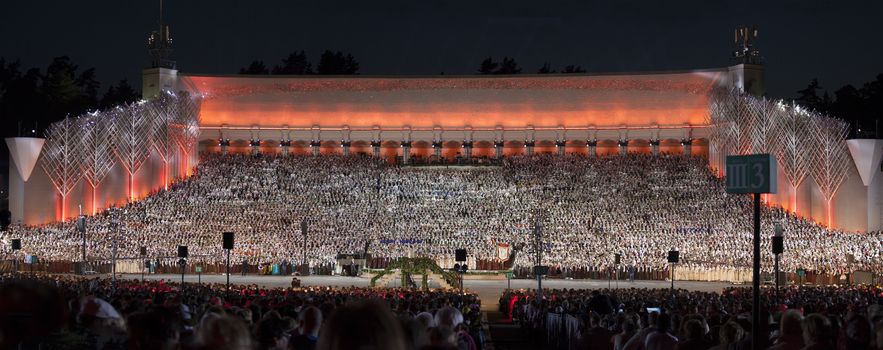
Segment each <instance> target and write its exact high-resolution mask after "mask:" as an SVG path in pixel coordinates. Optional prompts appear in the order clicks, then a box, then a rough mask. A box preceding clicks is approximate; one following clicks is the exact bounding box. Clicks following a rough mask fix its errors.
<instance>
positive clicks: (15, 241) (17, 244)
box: [12, 238, 21, 250]
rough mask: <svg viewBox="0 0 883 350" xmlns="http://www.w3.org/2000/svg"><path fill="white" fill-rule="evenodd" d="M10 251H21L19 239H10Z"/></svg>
mask: <svg viewBox="0 0 883 350" xmlns="http://www.w3.org/2000/svg"><path fill="white" fill-rule="evenodd" d="M12 250H21V239H20V238H13V239H12Z"/></svg>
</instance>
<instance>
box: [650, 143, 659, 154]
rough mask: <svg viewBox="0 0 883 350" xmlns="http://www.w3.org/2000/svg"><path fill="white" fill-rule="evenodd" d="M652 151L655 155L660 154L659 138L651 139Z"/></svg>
mask: <svg viewBox="0 0 883 350" xmlns="http://www.w3.org/2000/svg"><path fill="white" fill-rule="evenodd" d="M650 153H652V154H653V155H654V156H658V155H659V140H650Z"/></svg>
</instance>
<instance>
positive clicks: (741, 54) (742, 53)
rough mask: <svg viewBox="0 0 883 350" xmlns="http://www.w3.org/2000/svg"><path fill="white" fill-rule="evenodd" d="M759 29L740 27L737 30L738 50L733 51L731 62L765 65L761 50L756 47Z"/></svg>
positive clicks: (735, 41) (735, 42)
mask: <svg viewBox="0 0 883 350" xmlns="http://www.w3.org/2000/svg"><path fill="white" fill-rule="evenodd" d="M757 34H758V32H757V27H749V26H744V25H743V26H738V27H736V30H735V36H734V40H733V41H734V44H735V45H736V50H735V51H733V56H732V58H731V60H732V61H733V62H732V63H733V64H757V65H760V64H763V57H762V56H761V55H760V50H758V49H757V47H755V46H754V42H755V41H756V40H757Z"/></svg>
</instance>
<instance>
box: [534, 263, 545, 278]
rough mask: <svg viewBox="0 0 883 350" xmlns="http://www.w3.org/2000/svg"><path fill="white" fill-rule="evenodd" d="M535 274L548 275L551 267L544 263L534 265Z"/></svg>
mask: <svg viewBox="0 0 883 350" xmlns="http://www.w3.org/2000/svg"><path fill="white" fill-rule="evenodd" d="M533 274H534V275H542V276H545V275H548V274H549V267H548V266H544V265H537V266H534V267H533Z"/></svg>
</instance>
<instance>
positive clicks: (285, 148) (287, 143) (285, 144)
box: [279, 140, 291, 156]
mask: <svg viewBox="0 0 883 350" xmlns="http://www.w3.org/2000/svg"><path fill="white" fill-rule="evenodd" d="M279 146H281V147H282V155H283V156H288V155H289V154H291V140H282V141H279Z"/></svg>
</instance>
